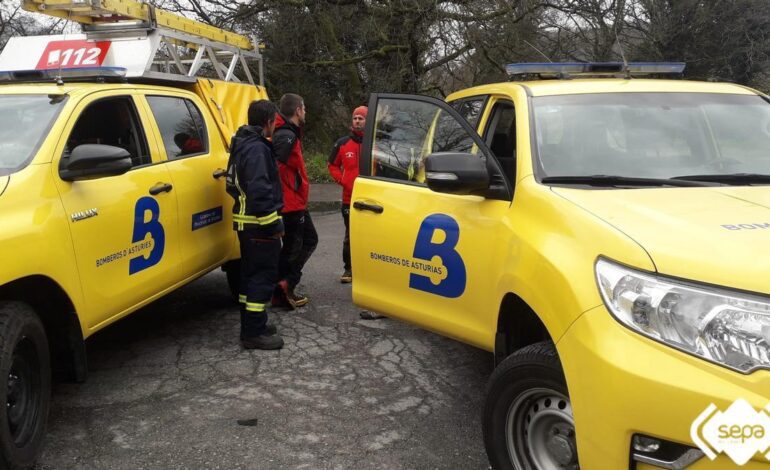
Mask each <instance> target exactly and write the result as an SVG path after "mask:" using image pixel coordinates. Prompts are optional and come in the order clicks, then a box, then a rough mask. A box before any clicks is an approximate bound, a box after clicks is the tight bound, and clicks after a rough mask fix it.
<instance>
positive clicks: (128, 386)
mask: <svg viewBox="0 0 770 470" xmlns="http://www.w3.org/2000/svg"><path fill="white" fill-rule="evenodd" d="M314 220H315V222H316V226H317V229H318V231H319V235H320V239H321V240H320V244H319V247H318V250H317V251H316V253H315V255H314V256H313V258H312V259H311V260H310V262H309V263H308V266H307V267H306V269H305V276H304V278H303V283H302V285H301V286H300V287H301V289H300V290H303V291H304V292H306V293H307V294H308V295H309V296H310V298H311V302H310V304H309V305H308V306H307V307H304V308H302V309H300V310H299V311H296V312H281V313H275V314H271V316H272V318H273V319H274V321H275V322H276V324H277V325H278V328H279V331H280V333H281V334H282V335H283V336H284V339H285V340H286V345H285V347H284V349H283V350H281V351H243V350H241V348H240V346H239V344H238V341H237V338H238V328H239V324H238V322H239V320H238V306H237V305H236V304H234V303H233V302H232V301H231V300H230V298H229V295H228V292H227V285H226V281H225V277H224V274H223V273H222V272H221V271H219V270H217V271H215V272H212V273H210V274H209V275H207V276H205V277H203V278H201V279H199V280H198V281H196V282H194V283H192V284H190V285H189V286H186V287H184V288H182V289H180V290H178V291H177V292H175V293H173V294H171V295H169V296H167V297H165V298H163V299H161V300H159V301H157V302H155V303H153V304H152V305H150V306H148V307H147V308H144V309H142V310H141V311H139V312H137V313H135V314H133V315H131V316H130V317H128V318H126V319H124V320H122V321H121V322H119V323H118V324H116V325H114V326H112V327H110V328H108V329H106V330H105V331H103V332H100V333H98V334H97V335H95V336H94V337H93V338H91V339H90V340H89V344H88V355H89V361H90V363H89V370H90V376H89V378H88V381H87V382H85V383H83V384H58V385H56V386H55V388H54V393H53V405H52V409H51V413H50V418H49V432H48V437H47V441H46V444H45V448H44V452H43V455H42V457H41V458H40V460H39V465H38V466H39V467H40V468H45V469H49V468H50V469H67V468H78V469H80V468H83V469H85V468H88V469H95V468H98V469H102V468H103V469H106V468H109V469H120V468H126V469H128V468H130V469H143V468H153V469H156V468H162V469H172V468H196V469H197V468H221V469H235V468H254V469H283V468H297V469H299V468H310V469H319V468H322V469H338V468H339V469H348V468H350V469H353V468H355V469H368V468H377V469H391V468H392V469H401V468H415V469H416V468H419V469H429V468H441V469H443V468H452V469H454V468H457V469H486V468H487V467H488V463H487V459H486V454H485V452H484V447H483V442H482V437H481V425H480V414H481V408H482V406H483V397H484V388H485V385H486V380H487V378H488V376H489V374H490V373H491V369H492V358H491V355H489V354H487V353H484V352H482V351H479V350H476V349H474V348H471V347H469V346H465V345H463V344H460V343H457V342H454V341H451V340H448V339H445V338H442V337H440V336H437V335H434V334H432V333H428V332H425V331H422V330H418V329H417V328H414V327H411V326H409V325H406V324H404V323H400V322H397V321H393V320H389V319H385V320H374V321H364V320H360V319H359V317H358V312H359V310H358V309H357V308H356V307H355V306H353V304H352V303H351V288H350V286H349V285H342V284H339V282H338V276H339V274H340V271H341V267H342V266H341V259H340V250H341V243H342V220H341V217H340V215H339V214H338V213H334V214H326V215H321V214H314ZM239 420H241V421H242V423H241V424H239Z"/></svg>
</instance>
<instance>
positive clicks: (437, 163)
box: [425, 152, 489, 195]
mask: <svg viewBox="0 0 770 470" xmlns="http://www.w3.org/2000/svg"><path fill="white" fill-rule="evenodd" d="M425 181H426V182H427V183H428V188H430V189H431V190H432V191H436V192H438V193H449V194H460V195H464V194H478V195H482V194H483V193H484V192H485V191H486V190H487V189H489V171H488V170H487V165H486V163H484V161H483V160H482V159H481V158H479V157H478V156H476V155H472V154H469V153H449V152H447V153H443V152H441V153H432V154H430V155H428V156H427V157H426V158H425Z"/></svg>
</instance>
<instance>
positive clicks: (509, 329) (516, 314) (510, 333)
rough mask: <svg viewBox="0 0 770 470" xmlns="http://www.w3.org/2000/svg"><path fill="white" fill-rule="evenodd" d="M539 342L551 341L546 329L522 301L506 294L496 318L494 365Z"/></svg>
mask: <svg viewBox="0 0 770 470" xmlns="http://www.w3.org/2000/svg"><path fill="white" fill-rule="evenodd" d="M541 341H553V338H552V337H551V334H550V333H549V331H548V328H546V326H545V324H544V323H543V321H542V320H541V319H540V317H539V316H538V314H537V313H536V312H535V310H534V309H532V307H530V306H529V304H527V302H525V301H524V299H522V298H521V297H519V296H518V295H516V294H514V293H511V292H509V293H507V294H506V295H505V296H504V297H503V300H502V302H501V303H500V311H499V313H498V316H497V332H496V334H495V364H499V363H500V362H502V361H503V360H504V359H505V358H506V357H508V356H510V355H511V354H513V353H514V352H516V351H518V350H519V349H521V348H524V347H526V346H529V345H531V344H535V343H539V342H541Z"/></svg>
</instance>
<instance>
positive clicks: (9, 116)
mask: <svg viewBox="0 0 770 470" xmlns="http://www.w3.org/2000/svg"><path fill="white" fill-rule="evenodd" d="M63 103H64V96H63V95H55V96H48V95H0V176H3V175H7V174H10V173H13V172H15V171H18V170H20V169H22V168H24V167H25V166H26V165H27V164H28V163H29V161H30V160H32V157H33V156H34V155H35V152H36V151H37V149H38V147H39V146H40V143H41V142H42V140H43V138H44V137H45V136H46V135H47V134H48V131H49V129H50V128H51V124H52V123H53V120H54V118H55V117H56V116H57V114H58V113H59V110H61V108H62V106H63Z"/></svg>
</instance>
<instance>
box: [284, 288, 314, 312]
mask: <svg viewBox="0 0 770 470" xmlns="http://www.w3.org/2000/svg"><path fill="white" fill-rule="evenodd" d="M286 297H287V299H288V300H289V303H290V304H292V305H294V308H298V307H302V306H303V305H307V303H308V302H310V299H308V298H307V296H306V295H305V294H300V293H298V292H294V289H293V288H292V289H289V295H287V296H286Z"/></svg>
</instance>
